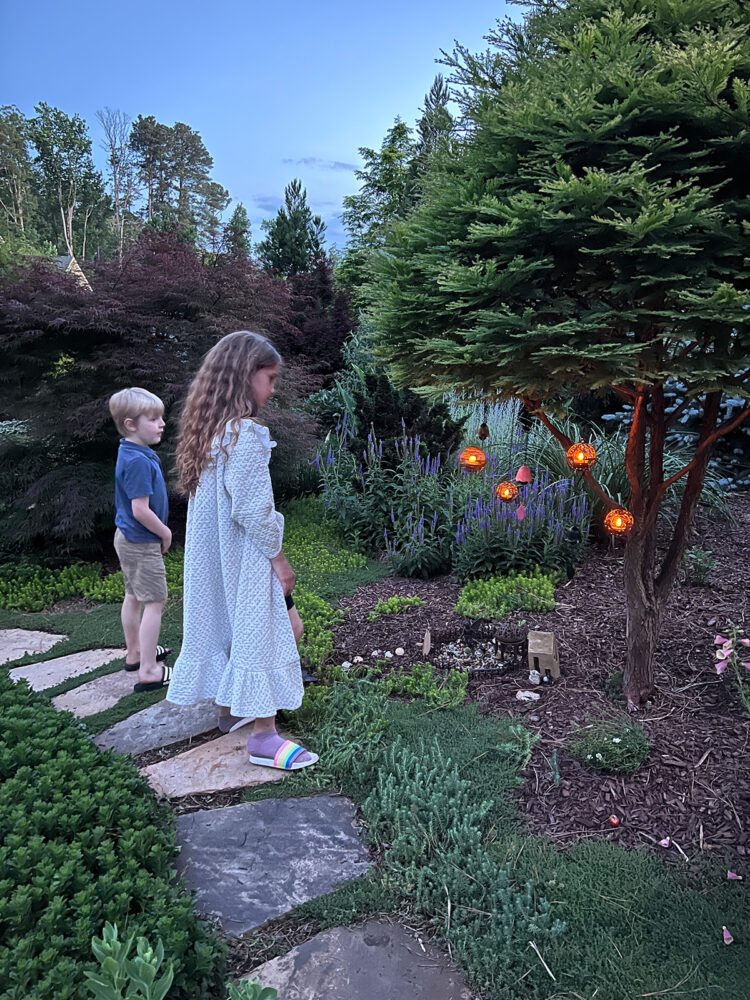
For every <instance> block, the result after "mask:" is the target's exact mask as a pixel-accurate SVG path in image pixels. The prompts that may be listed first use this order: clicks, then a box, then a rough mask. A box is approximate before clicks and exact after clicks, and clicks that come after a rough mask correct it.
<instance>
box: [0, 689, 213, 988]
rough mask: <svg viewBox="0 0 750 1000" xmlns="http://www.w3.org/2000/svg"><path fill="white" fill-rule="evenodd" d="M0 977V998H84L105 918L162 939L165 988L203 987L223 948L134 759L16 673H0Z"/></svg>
mask: <svg viewBox="0 0 750 1000" xmlns="http://www.w3.org/2000/svg"><path fill="white" fill-rule="evenodd" d="M0 705H1V706H2V716H3V728H2V732H1V733H0V772H1V773H0V777H1V778H2V781H1V782H0V827H1V828H2V829H3V830H4V831H5V839H4V843H3V845H2V847H1V848H0V883H1V884H2V885H3V887H4V889H3V892H2V898H1V900H0V982H2V983H3V993H2V996H3V997H4V998H5V997H7V998H8V1000H21V998H24V1000H29V998H39V1000H41V998H43V997H44V998H48V997H50V996H54V997H55V998H58V997H59V998H60V1000H67V998H70V1000H74V998H76V1000H78V998H80V1000H83V998H84V997H85V996H86V995H87V991H86V990H85V987H84V976H83V973H84V971H85V970H86V969H87V968H90V967H91V952H90V949H91V938H92V936H93V935H94V934H97V933H99V930H100V928H101V927H102V925H103V924H104V922H105V921H106V920H109V921H111V922H118V923H119V924H120V925H124V924H125V923H126V922H127V925H128V927H129V929H131V930H133V931H135V932H137V933H142V934H146V935H148V936H149V937H151V938H153V939H155V938H157V937H158V938H159V939H160V940H161V941H162V942H163V945H164V948H165V950H166V952H167V954H168V955H169V956H170V958H171V959H172V960H173V962H174V972H175V979H174V984H173V986H172V995H174V997H175V998H179V997H183V998H185V1000H187V998H188V997H189V998H191V1000H196V998H200V997H206V998H208V997H210V996H211V995H212V991H213V990H214V989H215V988H216V987H217V985H218V984H219V983H220V982H221V980H222V977H223V971H224V958H223V952H222V948H221V947H220V945H219V943H218V942H217V941H216V940H215V939H214V938H213V937H212V936H211V935H210V934H209V933H208V931H207V929H206V928H205V926H204V925H203V924H201V923H200V922H199V921H198V919H197V917H196V915H195V912H194V910H193V906H192V902H191V900H190V898H189V896H188V895H187V893H186V892H184V891H183V890H182V889H181V888H180V886H179V885H178V884H176V883H175V882H174V880H173V865H174V857H175V853H176V841H175V837H174V832H173V821H172V817H171V816H170V814H169V812H168V811H167V810H165V809H164V808H163V807H161V806H158V805H157V803H156V800H155V798H154V796H153V793H152V792H151V789H150V787H149V786H148V784H147V783H146V781H145V780H144V779H143V778H142V777H141V776H140V775H139V774H138V773H137V771H136V769H135V767H134V766H133V764H132V762H131V761H130V760H128V759H126V758H124V757H116V756H114V755H113V754H111V753H102V752H101V751H99V750H98V749H97V748H96V747H95V746H94V745H93V744H92V743H91V742H90V741H89V740H88V738H87V737H86V734H85V731H84V730H83V729H82V727H80V726H78V725H77V724H74V723H73V722H72V720H71V719H70V717H69V716H68V715H67V714H65V713H57V712H55V710H54V709H53V708H52V706H51V705H50V703H49V700H48V699H47V698H46V697H45V696H44V695H41V694H33V693H32V692H31V691H30V690H29V689H28V687H27V686H26V685H25V684H24V683H19V684H16V685H14V684H12V683H11V681H10V680H9V678H8V677H7V674H3V675H2V676H1V677H0Z"/></svg>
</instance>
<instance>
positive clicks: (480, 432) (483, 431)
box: [477, 421, 490, 441]
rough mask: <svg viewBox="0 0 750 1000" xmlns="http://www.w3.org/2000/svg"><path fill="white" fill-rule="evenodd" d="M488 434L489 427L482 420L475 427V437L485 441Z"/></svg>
mask: <svg viewBox="0 0 750 1000" xmlns="http://www.w3.org/2000/svg"><path fill="white" fill-rule="evenodd" d="M489 436H490V429H489V427H488V426H487V424H486V423H484V421H482V423H481V424H480V425H479V427H477V437H478V438H479V440H480V441H486V440H487V438H488V437H489Z"/></svg>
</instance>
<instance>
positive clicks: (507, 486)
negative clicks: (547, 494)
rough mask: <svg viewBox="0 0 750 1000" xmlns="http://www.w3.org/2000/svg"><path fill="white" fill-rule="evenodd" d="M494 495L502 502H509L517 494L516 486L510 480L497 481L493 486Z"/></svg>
mask: <svg viewBox="0 0 750 1000" xmlns="http://www.w3.org/2000/svg"><path fill="white" fill-rule="evenodd" d="M495 496H496V497H497V499H498V500H502V502H503V503H511V502H512V501H513V500H515V499H516V497H517V496H518V487H517V486H516V484H515V483H511V482H510V481H508V482H505V483H498V484H497V486H496V487H495ZM524 514H525V511H524Z"/></svg>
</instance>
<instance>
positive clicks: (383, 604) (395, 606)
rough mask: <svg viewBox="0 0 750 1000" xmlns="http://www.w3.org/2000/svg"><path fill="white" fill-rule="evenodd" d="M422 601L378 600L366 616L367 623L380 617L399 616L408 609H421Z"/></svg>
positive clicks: (415, 598)
mask: <svg viewBox="0 0 750 1000" xmlns="http://www.w3.org/2000/svg"><path fill="white" fill-rule="evenodd" d="M423 606H424V601H423V600H422V598H421V597H399V596H398V595H396V596H395V597H388V598H387V599H385V600H383V599H381V600H379V601H378V603H377V604H376V605H375V607H374V608H373V609H372V611H371V612H370V613H369V615H368V616H367V620H368V622H374V621H376V620H377V619H378V618H379V617H380V616H381V615H400V614H402V613H403V612H404V611H408V610H409V608H421V607H423Z"/></svg>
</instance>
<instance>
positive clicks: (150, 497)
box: [109, 386, 172, 691]
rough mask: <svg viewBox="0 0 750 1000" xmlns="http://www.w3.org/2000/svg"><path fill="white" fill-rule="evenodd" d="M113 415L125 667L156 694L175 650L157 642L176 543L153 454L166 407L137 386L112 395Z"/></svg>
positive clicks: (141, 688) (165, 680)
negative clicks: (168, 557) (167, 558)
mask: <svg viewBox="0 0 750 1000" xmlns="http://www.w3.org/2000/svg"><path fill="white" fill-rule="evenodd" d="M109 412H110V413H111V414H112V419H113V420H114V422H115V425H116V427H117V429H118V431H119V432H120V434H121V435H122V438H121V439H120V447H119V450H118V453H117V465H116V467H115V506H116V509H117V513H116V515H115V524H116V526H117V530H116V532H115V551H116V552H117V558H118V559H119V560H120V566H121V567H122V577H123V582H124V584H125V600H124V601H123V603H122V616H121V618H122V630H123V632H124V633H125V645H126V646H127V653H126V655H125V669H126V670H133V671H135V670H137V671H138V683H137V684H136V685H135V687H134V689H133V690H135V691H156V690H158V689H159V688H162V687H166V686H167V684H168V683H169V677H170V674H171V667H169V666H168V665H167V664H166V663H163V662H160V661H163V660H165V659H166V657H167V656H168V655H169V653H170V652H171V650H170V649H166V648H165V647H163V646H159V645H158V644H157V640H158V638H159V629H160V628H161V616H162V612H163V610H164V606H165V605H166V603H167V578H166V574H165V572H164V559H163V555H164V553H165V552H167V551H168V549H169V546H170V545H171V543H172V532H171V531H170V530H169V528H168V527H167V514H168V504H167V487H166V485H165V483H164V475H163V473H162V470H161V462H160V461H159V457H158V455H156V454H155V452H154V451H153V450H152V446H153V445H155V444H158V443H159V442H160V441H161V436H162V433H163V431H164V420H163V417H162V414H163V413H164V404H163V403H162V401H161V400H160V399H159V397H158V396H155V395H154V394H153V393H152V392H148V391H147V390H146V389H139V388H138V387H136V386H134V387H132V388H130V389H121V390H120V392H116V393H115V394H114V396H112V397H111V399H110V401H109ZM141 605H142V606H143V617H141Z"/></svg>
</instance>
